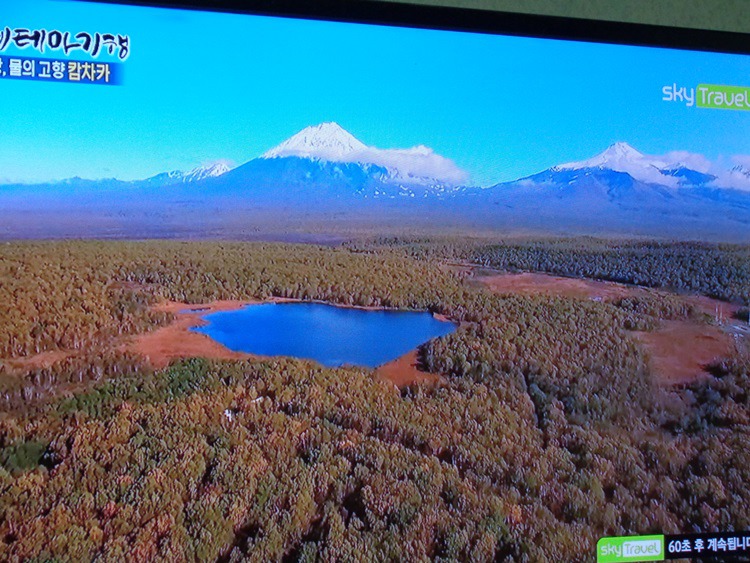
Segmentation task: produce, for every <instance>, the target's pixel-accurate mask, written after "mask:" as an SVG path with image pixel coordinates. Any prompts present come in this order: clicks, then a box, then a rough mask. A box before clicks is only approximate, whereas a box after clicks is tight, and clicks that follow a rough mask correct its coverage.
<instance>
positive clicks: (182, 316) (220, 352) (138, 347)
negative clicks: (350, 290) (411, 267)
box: [123, 297, 460, 388]
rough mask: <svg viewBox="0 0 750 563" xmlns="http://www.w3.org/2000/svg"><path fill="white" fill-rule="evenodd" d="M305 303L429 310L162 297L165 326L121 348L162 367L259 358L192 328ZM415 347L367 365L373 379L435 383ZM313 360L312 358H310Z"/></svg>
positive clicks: (399, 383) (160, 307) (435, 315)
mask: <svg viewBox="0 0 750 563" xmlns="http://www.w3.org/2000/svg"><path fill="white" fill-rule="evenodd" d="M289 303H305V304H318V305H328V306H334V307H339V308H342V309H357V310H363V311H388V312H396V311H405V312H420V313H423V312H429V311H424V310H413V309H401V308H397V307H379V306H362V305H344V304H341V303H331V302H327V301H322V300H309V299H307V300H305V299H295V298H289V297H272V298H270V299H265V300H259V299H250V300H218V301H213V302H207V303H183V302H179V301H163V302H161V303H159V304H157V305H155V306H154V307H153V309H154V310H157V311H161V312H166V313H171V314H172V315H174V317H175V319H174V320H173V321H172V322H171V323H170V324H169V325H167V326H164V327H160V328H158V329H156V330H154V331H151V332H147V333H144V334H141V335H138V336H135V337H133V338H132V339H130V341H129V342H128V343H127V344H125V345H124V346H123V349H125V350H128V351H131V352H135V353H138V354H140V355H142V356H144V357H145V358H146V359H147V361H148V362H149V363H150V364H151V365H152V367H154V368H155V369H163V368H166V367H167V366H169V364H171V363H172V362H173V361H175V360H178V359H185V358H191V357H204V358H209V359H217V360H259V359H265V358H270V357H271V356H261V355H257V354H251V353H246V352H235V351H233V350H231V349H229V348H227V347H226V346H224V345H223V344H221V343H219V342H217V341H216V340H214V339H213V338H211V337H210V336H208V335H206V334H203V333H200V332H196V331H194V330H192V329H194V328H196V327H199V326H205V325H206V324H207V321H206V320H205V319H204V317H205V316H206V315H209V314H213V313H219V312H232V311H237V310H240V309H243V308H245V307H248V306H251V305H266V304H289ZM430 314H431V315H432V316H433V318H435V319H436V320H439V321H441V322H446V323H451V324H453V325H455V326H456V328H459V327H460V323H458V322H455V321H453V320H451V319H450V318H448V317H447V316H445V315H441V314H438V313H430ZM418 348H419V347H417V348H415V349H413V350H410V351H409V352H408V353H406V354H405V355H403V356H400V357H398V358H396V359H394V360H392V361H390V362H386V363H385V364H382V365H380V366H378V367H376V368H363V369H371V370H372V371H373V373H374V376H375V378H376V379H379V380H381V381H387V382H389V383H391V384H393V385H394V386H396V387H398V388H403V387H406V386H409V385H413V384H417V383H420V384H432V385H434V384H438V383H440V382H442V381H443V378H442V377H441V376H439V375H437V374H432V373H429V372H426V371H422V370H421V369H419V365H418V361H417V356H418ZM313 361H314V360H313Z"/></svg>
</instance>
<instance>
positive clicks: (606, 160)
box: [557, 142, 664, 172]
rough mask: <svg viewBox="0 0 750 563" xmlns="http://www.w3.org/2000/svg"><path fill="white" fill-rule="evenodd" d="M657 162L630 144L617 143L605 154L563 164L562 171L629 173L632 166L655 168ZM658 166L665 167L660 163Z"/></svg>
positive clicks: (560, 167)
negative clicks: (582, 170) (613, 171)
mask: <svg viewBox="0 0 750 563" xmlns="http://www.w3.org/2000/svg"><path fill="white" fill-rule="evenodd" d="M654 164H657V163H656V162H654V161H652V160H650V159H648V158H647V157H646V156H645V155H644V154H643V153H641V152H640V151H637V150H636V149H634V148H633V147H631V146H630V145H629V144H628V143H624V142H617V143H614V144H612V145H610V146H609V147H608V148H607V150H605V151H604V152H602V153H600V154H598V155H596V156H594V157H592V158H589V159H587V160H581V161H578V162H569V163H567V164H562V165H560V166H558V167H557V168H558V169H560V170H581V169H583V168H606V169H609V170H616V171H618V172H628V170H627V169H626V168H631V167H632V166H631V165H639V166H646V167H648V166H653V165H654ZM658 164H661V165H664V163H661V162H659V163H658Z"/></svg>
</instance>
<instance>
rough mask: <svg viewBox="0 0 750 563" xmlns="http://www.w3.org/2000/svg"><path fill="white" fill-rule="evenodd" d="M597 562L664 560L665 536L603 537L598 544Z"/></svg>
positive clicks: (615, 562)
mask: <svg viewBox="0 0 750 563" xmlns="http://www.w3.org/2000/svg"><path fill="white" fill-rule="evenodd" d="M596 555H597V563H617V562H620V561H663V560H664V536H662V535H658V536H657V535H655V536H632V537H610V538H602V539H600V540H599V542H598V544H597V546H596Z"/></svg>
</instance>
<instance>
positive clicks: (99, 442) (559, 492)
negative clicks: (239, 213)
mask: <svg viewBox="0 0 750 563" xmlns="http://www.w3.org/2000/svg"><path fill="white" fill-rule="evenodd" d="M618 245H619V246H618ZM618 248H620V250H619V251H618V250H617V249H618ZM618 252H620V253H621V254H620V255H621V258H620V260H619V261H618V260H616V259H615V258H616V256H617V253H618ZM749 252H750V250H749V249H748V248H747V247H734V246H732V247H730V246H710V247H709V246H705V245H689V244H679V245H677V244H673V245H670V244H666V243H665V244H661V243H659V244H657V243H642V244H641V243H636V242H632V243H614V242H607V241H596V240H589V239H577V240H571V241H562V240H553V241H547V242H546V243H545V242H543V241H525V242H524V241H511V242H508V241H505V242H491V243H490V242H487V241H470V242H464V241H429V240H398V239H391V240H380V241H370V242H362V241H359V242H352V243H349V244H347V245H345V246H342V247H338V248H324V247H317V246H312V245H285V244H268V243H208V242H189V243H184V242H54V243H53V242H39V243H13V244H8V245H4V246H2V247H0V280H1V281H2V283H0V357H1V358H3V361H2V363H0V400H2V401H3V405H4V406H3V411H4V413H3V414H2V415H0V463H1V464H2V466H1V467H0V559H1V560H38V561H42V560H50V559H56V560H67V561H89V560H94V559H100V560H121V559H124V558H126V557H129V558H132V559H133V560H153V559H166V560H196V559H197V560H212V561H241V560H252V561H275V560H279V561H297V560H301V561H316V560H321V561H339V560H344V561H346V560H369V561H383V560H410V561H411V560H426V559H431V560H443V561H448V560H475V561H492V560H495V561H504V560H507V561H592V560H593V559H594V546H595V543H596V540H597V539H598V538H599V537H601V536H603V535H613V534H636V533H637V534H645V533H649V532H654V533H656V532H665V533H677V532H692V531H712V530H746V529H748V528H750V513H749V512H748V510H747V507H748V506H750V410H749V409H750V404H748V403H749V401H750V399H749V397H750V394H749V393H748V388H749V387H750V386H749V385H748V383H749V382H748V378H749V377H750V356H749V355H748V352H747V350H746V349H745V348H744V347H743V346H742V345H739V344H738V346H737V350H736V353H735V354H734V355H732V356H731V357H727V358H722V359H717V362H716V364H715V365H712V366H711V372H712V373H713V374H714V375H713V376H712V377H710V378H707V379H704V380H701V381H697V382H694V383H691V384H689V385H683V386H680V387H673V388H666V387H660V386H659V385H657V384H656V383H655V382H654V379H653V378H652V374H651V373H650V368H649V362H648V357H647V354H646V353H645V351H644V350H643V348H642V347H641V346H640V344H639V342H638V340H637V339H636V338H634V336H633V332H632V331H633V330H636V329H637V330H641V331H648V330H654V329H655V328H656V327H658V326H659V323H660V322H662V321H663V320H664V319H680V318H694V319H695V322H708V321H707V320H705V319H701V318H700V317H699V315H698V314H697V313H696V311H694V310H693V309H692V308H691V307H689V306H686V305H685V304H684V302H682V301H681V300H679V299H676V298H673V297H670V296H666V295H661V296H659V295H656V294H654V295H652V296H650V297H648V298H640V299H634V298H628V299H621V300H617V301H612V302H595V301H590V300H576V299H564V298H558V297H544V296H533V297H531V296H530V297H526V296H520V295H497V294H494V293H492V292H490V291H488V290H487V289H485V288H481V287H477V286H476V285H472V284H468V283H466V280H465V279H464V276H465V274H463V273H461V271H455V272H454V271H452V270H451V269H449V268H445V267H443V264H444V263H445V262H449V261H462V262H470V263H475V264H479V265H482V266H484V267H492V268H497V269H504V270H515V269H519V270H520V269H523V270H539V271H550V272H555V273H559V274H565V275H586V276H592V277H597V278H603V279H618V280H620V281H628V282H630V283H640V284H644V285H652V286H658V287H669V288H673V289H675V290H681V291H698V292H701V293H705V294H708V295H714V296H719V297H722V298H725V299H737V300H744V302H745V304H748V288H749V287H750V271H749V268H750V261H749V260H748V256H750V254H749ZM644 264H645V266H644ZM273 296H276V297H294V298H299V299H305V300H308V299H310V300H312V299H314V300H322V301H328V302H332V303H338V304H344V305H366V306H383V307H395V308H400V309H418V310H429V311H432V312H435V313H441V314H443V315H446V316H448V317H450V318H451V319H453V320H455V321H459V322H460V323H461V326H460V328H459V330H457V331H456V332H454V333H453V334H451V335H449V336H447V337H444V338H441V339H438V340H434V341H432V342H430V343H429V344H427V345H425V346H424V347H422V349H421V351H420V355H421V359H422V362H423V363H424V366H425V367H426V368H427V369H429V370H430V371H433V372H436V373H440V374H441V375H443V376H444V383H442V384H439V385H434V386H427V385H414V386H412V387H408V388H405V389H396V388H395V387H394V386H393V385H392V384H389V383H387V382H384V381H380V380H378V379H377V378H375V377H373V372H372V370H368V369H359V368H338V369H325V368H322V367H320V366H319V365H317V364H315V363H313V362H307V361H301V360H293V359H267V360H262V359H255V360H246V361H209V360H205V359H187V360H183V361H179V362H176V363H174V364H173V365H171V366H170V367H169V368H167V369H163V370H153V369H152V368H151V367H150V366H149V365H148V363H147V362H146V361H145V360H144V358H141V357H139V356H136V355H134V354H132V353H129V352H123V351H121V350H120V349H119V348H118V347H117V344H118V343H119V342H121V341H123V339H127V338H128V337H130V336H132V335H134V334H138V333H142V332H146V331H151V330H155V329H157V328H158V327H160V326H164V325H165V324H167V323H169V322H170V321H171V317H170V315H168V314H166V313H159V312H156V311H155V310H154V308H153V307H152V306H153V305H154V304H155V303H158V302H160V301H163V300H173V301H180V302H186V303H205V302H210V301H213V300H218V299H240V300H244V299H265V298H269V297H273ZM58 352H63V353H64V354H63V355H62V359H60V360H59V361H56V362H53V363H52V365H50V366H49V367H45V368H33V369H32V368H30V369H26V370H24V369H23V368H21V367H19V365H22V364H19V363H18V362H17V361H15V360H18V359H22V358H24V357H28V356H33V355H35V354H40V353H41V354H54V353H58Z"/></svg>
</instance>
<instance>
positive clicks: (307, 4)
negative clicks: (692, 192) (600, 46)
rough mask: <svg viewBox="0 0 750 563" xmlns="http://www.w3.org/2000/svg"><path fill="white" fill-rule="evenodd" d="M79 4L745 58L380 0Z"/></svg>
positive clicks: (644, 35)
mask: <svg viewBox="0 0 750 563" xmlns="http://www.w3.org/2000/svg"><path fill="white" fill-rule="evenodd" d="M82 1H84V2H92V3H106V4H125V5H132V6H150V7H160V8H176V9H187V10H202V11H211V12H228V13H236V14H245V15H261V16H278V17H288V18H299V19H308V20H324V21H338V22H345V23H365V24H375V25H386V26H395V27H410V28H423V29H436V30H445V31H465V32H473V33H485V34H492V35H510V36H521V37H537V38H541V39H561V40H569V41H584V42H591V43H605V44H619V45H632V46H642V47H657V48H668V49H681V50H691V51H708V52H717V53H730V54H743V55H750V33H738V32H731V31H713V30H706V29H691V28H682V27H669V26H662V25H650V24H636V23H626V22H614V21H603V20H591V19H579V18H568V17H560V16H548V15H537V14H519V13H511V12H497V11H492V10H478V9H474V8H456V7H445V6H431V5H425V4H405V3H402V2H390V1H385V0H82Z"/></svg>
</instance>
